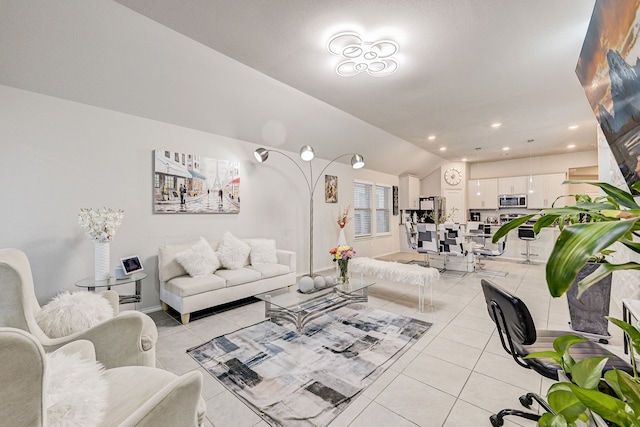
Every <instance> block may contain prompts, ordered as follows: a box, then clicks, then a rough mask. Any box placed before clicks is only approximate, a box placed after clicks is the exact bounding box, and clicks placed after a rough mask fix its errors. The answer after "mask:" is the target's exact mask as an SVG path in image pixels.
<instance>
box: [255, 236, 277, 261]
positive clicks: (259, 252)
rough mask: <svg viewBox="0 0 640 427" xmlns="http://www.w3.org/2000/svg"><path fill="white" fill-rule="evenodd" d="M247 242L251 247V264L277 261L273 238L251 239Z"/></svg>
mask: <svg viewBox="0 0 640 427" xmlns="http://www.w3.org/2000/svg"><path fill="white" fill-rule="evenodd" d="M248 243H249V246H250V247H251V253H250V254H249V257H250V259H251V265H258V264H277V263H278V256H277V255H276V241H275V240H271V239H252V240H249V241H248Z"/></svg>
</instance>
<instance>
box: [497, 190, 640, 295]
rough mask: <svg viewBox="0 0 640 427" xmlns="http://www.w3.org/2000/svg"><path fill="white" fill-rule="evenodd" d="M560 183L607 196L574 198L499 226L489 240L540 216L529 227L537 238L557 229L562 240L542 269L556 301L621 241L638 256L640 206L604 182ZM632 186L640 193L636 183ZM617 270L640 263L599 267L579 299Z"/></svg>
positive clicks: (583, 283) (582, 284)
mask: <svg viewBox="0 0 640 427" xmlns="http://www.w3.org/2000/svg"><path fill="white" fill-rule="evenodd" d="M564 184H591V185H594V186H597V187H599V188H600V189H602V191H604V193H605V196H600V197H596V198H595V199H593V200H592V199H591V198H590V197H589V196H588V195H577V196H574V197H575V198H576V204H575V206H566V207H562V208H555V207H552V208H549V209H544V210H542V211H540V212H539V213H537V214H531V215H526V216H523V217H520V218H517V219H514V220H512V221H510V222H508V223H506V224H504V225H503V226H502V227H500V228H499V229H498V231H497V232H496V233H495V234H494V236H493V242H494V243H495V242H497V241H498V240H499V239H500V238H501V237H503V236H505V235H506V234H507V233H509V231H511V230H514V229H516V228H518V227H519V226H521V225H523V224H525V223H527V222H528V221H530V220H532V219H533V218H534V217H536V216H539V218H537V220H536V221H535V223H534V225H533V230H534V232H535V233H536V234H537V233H539V232H540V230H541V229H543V228H545V227H551V226H557V227H559V229H560V235H559V236H558V239H557V240H556V242H555V244H554V246H553V249H552V251H551V255H550V256H549V260H548V261H547V265H546V280H547V286H548V288H549V292H550V293H551V295H552V296H554V297H559V296H561V295H563V294H564V293H565V292H567V290H568V289H569V287H570V286H571V284H572V283H573V281H574V280H575V279H576V276H577V275H578V272H579V271H580V270H581V269H582V268H583V267H584V266H585V265H586V264H587V262H589V260H590V259H595V258H597V257H600V256H602V255H603V254H606V253H608V248H609V247H610V246H611V245H612V244H614V243H616V242H619V243H621V244H622V245H624V246H626V247H627V248H629V249H631V250H632V251H634V252H637V253H640V243H638V242H634V241H633V236H634V235H636V236H640V234H639V233H638V232H639V231H640V205H638V204H637V203H636V202H635V201H634V199H633V196H632V195H631V193H629V192H627V191H624V190H621V189H619V188H617V187H614V186H613V185H611V184H607V183H604V182H588V183H584V182H572V181H565V182H564ZM633 187H634V190H638V191H640V182H638V183H636V184H634V185H633ZM616 270H640V263H637V262H627V263H623V264H613V263H601V264H600V265H599V266H598V268H597V269H596V270H595V271H594V272H593V273H591V274H589V275H588V276H587V277H585V278H584V279H582V280H580V282H579V283H578V287H579V291H578V297H580V296H581V295H582V293H583V292H584V291H585V290H586V289H588V288H589V287H591V286H592V285H593V284H595V283H597V282H598V281H599V280H600V279H602V278H604V277H607V276H609V275H610V274H611V273H612V272H614V271H616Z"/></svg>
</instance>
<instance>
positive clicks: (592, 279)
mask: <svg viewBox="0 0 640 427" xmlns="http://www.w3.org/2000/svg"><path fill="white" fill-rule="evenodd" d="M619 270H640V264H638V263H637V262H627V263H624V264H609V263H605V264H600V266H599V267H598V268H597V269H596V270H595V271H594V272H593V273H591V274H589V275H588V276H587V277H585V278H584V279H582V280H581V281H579V282H578V299H579V298H581V297H582V294H583V292H584V291H586V290H587V289H589V288H590V287H591V286H593V285H595V284H596V283H598V282H599V281H600V280H602V279H604V278H605V277H607V276H608V275H609V274H611V273H613V272H614V271H619Z"/></svg>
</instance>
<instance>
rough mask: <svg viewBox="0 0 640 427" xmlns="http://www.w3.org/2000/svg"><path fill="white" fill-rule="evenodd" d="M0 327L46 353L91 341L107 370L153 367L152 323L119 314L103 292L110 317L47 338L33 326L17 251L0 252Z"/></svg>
mask: <svg viewBox="0 0 640 427" xmlns="http://www.w3.org/2000/svg"><path fill="white" fill-rule="evenodd" d="M0 291H1V292H2V298H0V327H11V328H17V329H21V330H23V331H26V332H29V333H30V334H32V335H33V336H34V337H35V338H36V339H37V340H38V341H39V342H40V344H42V346H43V347H44V349H45V351H46V352H50V351H53V350H55V349H57V348H59V347H61V346H63V345H65V344H67V343H69V342H73V341H76V340H88V341H91V343H92V344H93V346H94V348H95V352H96V357H97V359H98V361H99V362H101V363H102V364H104V365H105V367H107V368H115V367H119V366H136V365H138V366H152V367H153V366H155V345H156V341H157V340H158V330H157V328H156V325H155V323H154V322H153V320H152V319H151V318H150V317H149V316H147V315H146V314H144V313H140V312H138V311H133V310H132V311H124V312H122V313H119V312H118V311H119V305H118V297H117V294H116V293H115V292H109V291H107V292H103V293H102V295H103V296H105V297H106V298H107V299H108V300H109V302H110V303H111V305H112V307H113V309H114V317H113V318H111V319H109V320H106V321H104V322H102V323H100V324H98V325H96V326H94V327H92V328H89V329H86V330H84V331H81V332H76V333H73V334H71V335H67V336H65V337H62V338H49V337H48V336H47V335H46V334H45V333H44V332H43V331H42V329H41V328H40V327H39V326H38V323H37V322H36V314H37V313H38V312H39V311H40V310H41V307H40V305H39V304H38V300H37V299H36V296H35V292H34V284H33V276H32V274H31V266H30V264H29V260H28V259H27V256H26V255H25V254H24V253H23V252H22V251H20V250H18V249H0Z"/></svg>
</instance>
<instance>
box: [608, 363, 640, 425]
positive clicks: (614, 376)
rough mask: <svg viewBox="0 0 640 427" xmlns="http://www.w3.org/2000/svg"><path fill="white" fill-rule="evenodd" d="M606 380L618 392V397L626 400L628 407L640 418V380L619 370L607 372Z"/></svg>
mask: <svg viewBox="0 0 640 427" xmlns="http://www.w3.org/2000/svg"><path fill="white" fill-rule="evenodd" d="M604 380H605V381H606V382H607V384H608V385H609V386H610V387H611V388H612V389H613V390H614V391H615V392H616V394H617V395H618V397H620V398H624V400H625V401H626V402H627V405H629V406H630V407H631V408H632V409H633V411H634V412H635V413H636V414H638V416H640V383H638V380H636V379H634V378H633V377H631V375H629V374H627V373H626V372H623V371H619V370H617V369H612V370H611V371H607V372H605V374H604Z"/></svg>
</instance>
